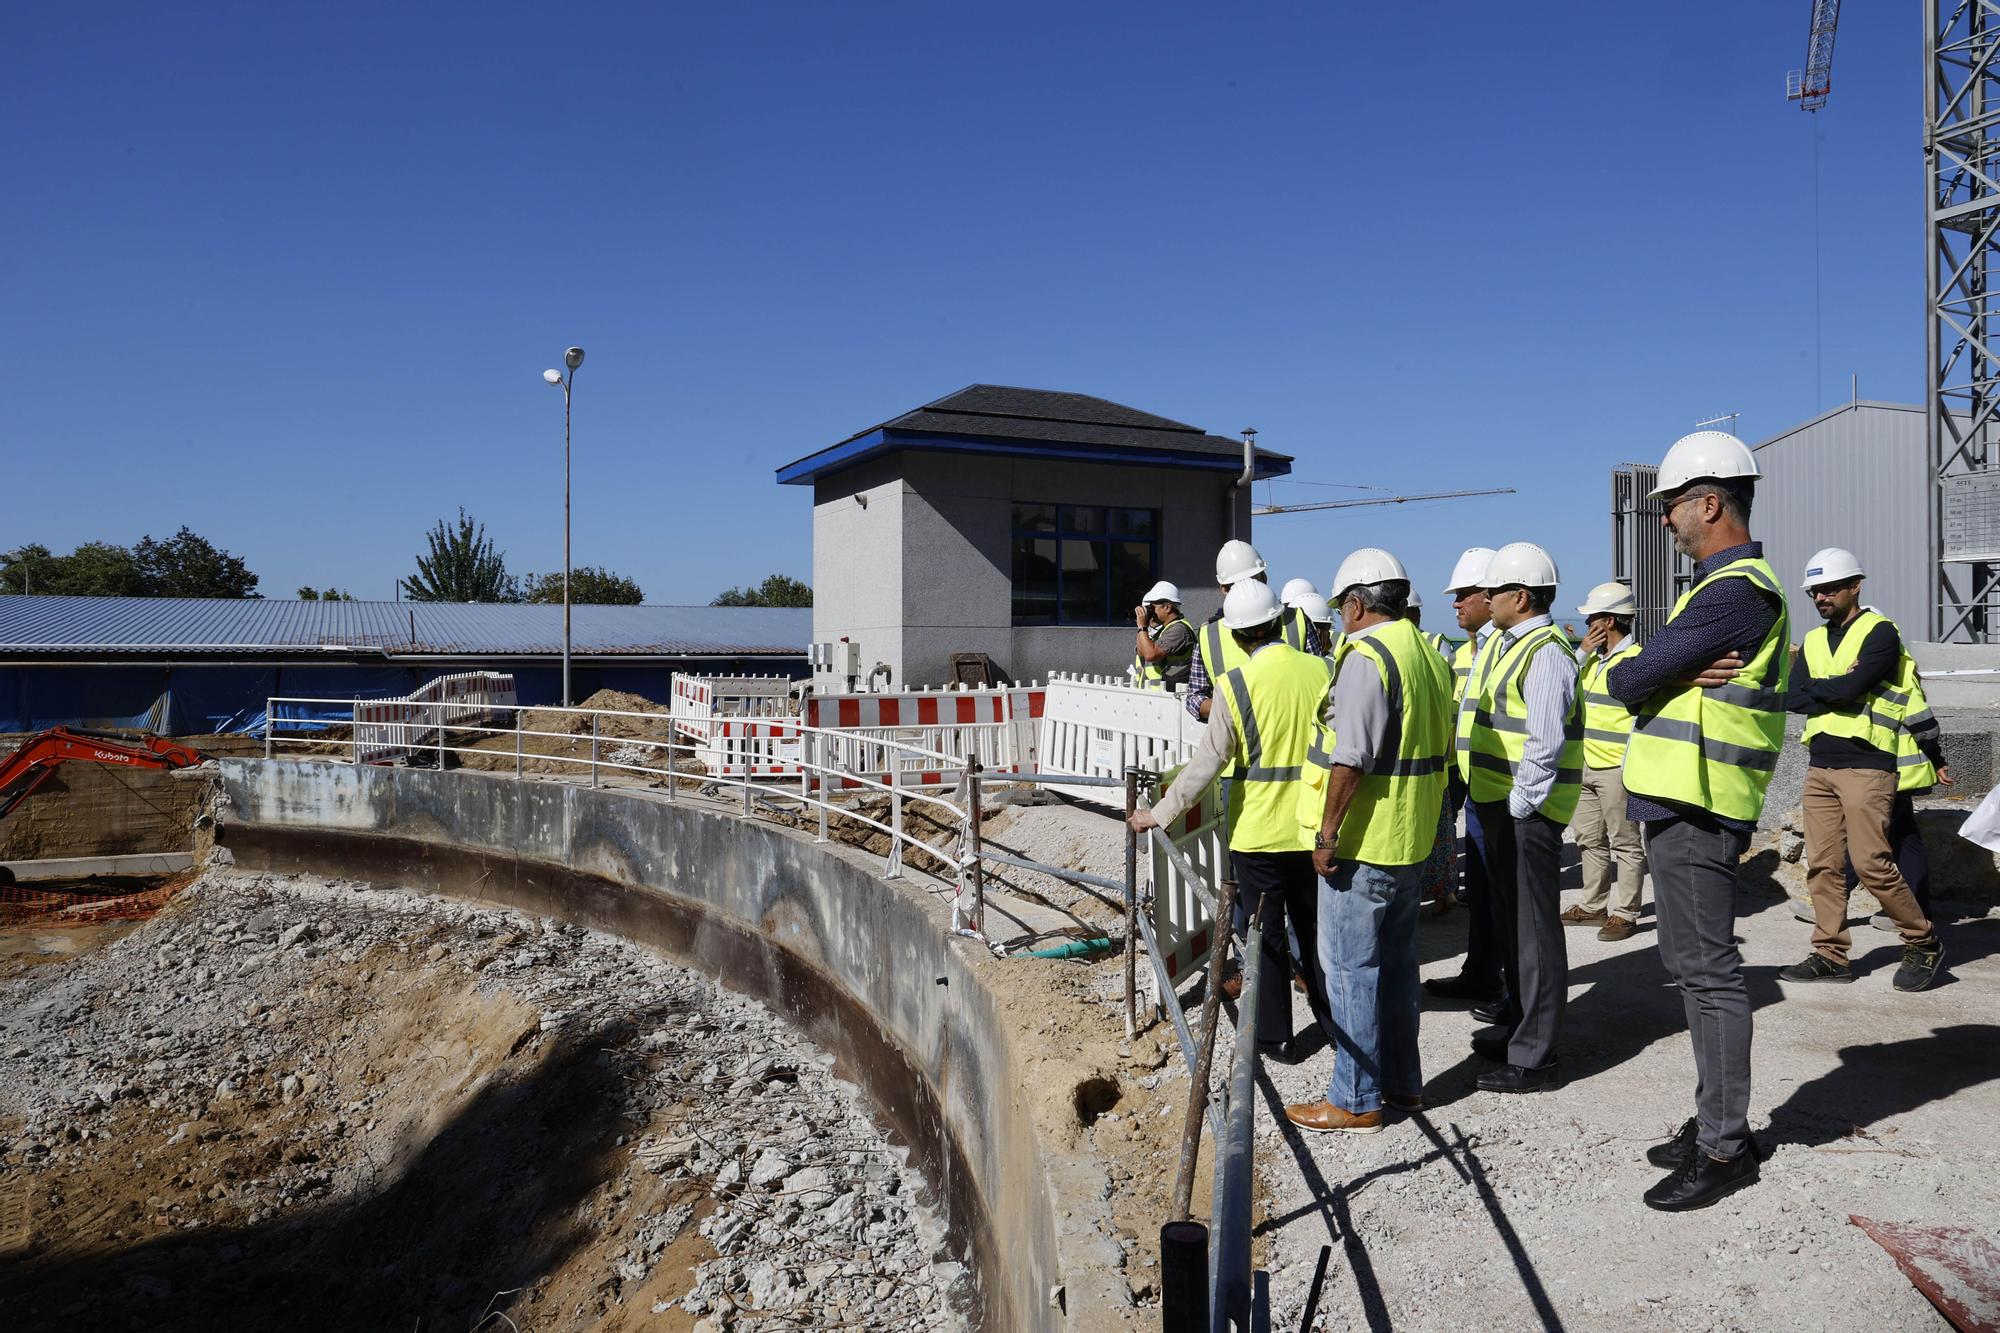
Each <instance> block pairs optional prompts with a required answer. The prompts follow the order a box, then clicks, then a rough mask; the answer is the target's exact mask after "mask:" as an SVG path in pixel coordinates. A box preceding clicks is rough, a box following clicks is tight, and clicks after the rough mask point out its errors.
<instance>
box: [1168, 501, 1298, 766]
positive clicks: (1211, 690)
mask: <svg viewBox="0 0 2000 1333" xmlns="http://www.w3.org/2000/svg"><path fill="white" fill-rule="evenodd" d="M1252 579H1254V580H1256V581H1257V582H1258V583H1268V582H1269V578H1268V575H1267V574H1266V571H1265V568H1264V557H1263V556H1261V555H1258V554H1257V548H1256V547H1254V546H1252V545H1251V544H1250V543H1249V542H1245V541H1236V540H1234V539H1232V540H1230V541H1226V542H1224V543H1223V544H1222V549H1221V550H1219V551H1217V552H1216V553H1215V582H1216V586H1217V587H1219V588H1220V589H1221V590H1222V597H1223V600H1224V601H1227V600H1228V599H1229V590H1230V589H1232V588H1234V587H1235V586H1236V585H1237V584H1239V583H1243V582H1245V581H1247V580H1252ZM1272 600H1273V601H1276V600H1277V598H1276V597H1275V596H1274V597H1273V598H1272ZM1278 615H1279V634H1280V637H1281V638H1282V639H1283V641H1284V642H1285V644H1286V645H1287V646H1288V647H1292V648H1296V649H1297V650H1298V651H1300V652H1303V653H1311V654H1312V655H1313V656H1315V657H1317V656H1319V654H1320V640H1319V634H1318V632H1317V631H1316V630H1314V629H1313V627H1312V626H1311V625H1310V624H1308V623H1307V621H1306V618H1305V613H1304V612H1302V611H1299V610H1298V609H1296V608H1294V607H1289V606H1284V605H1280V606H1279V608H1278ZM1246 656H1247V655H1246V654H1245V653H1244V652H1243V651H1242V650H1241V649H1240V648H1238V647H1237V646H1236V642H1235V640H1234V639H1233V638H1231V636H1230V635H1229V634H1228V633H1226V632H1225V627H1224V625H1223V623H1222V612H1221V611H1220V610H1218V611H1217V612H1216V613H1215V614H1214V615H1212V616H1210V617H1209V618H1208V621H1207V623H1206V624H1204V625H1203V626H1202V627H1201V632H1200V633H1199V634H1198V635H1196V636H1195V654H1194V661H1193V663H1192V664H1190V666H1189V669H1188V692H1187V710H1188V712H1189V713H1190V714H1191V715H1193V716H1194V717H1195V718H1197V719H1198V720H1200V721H1203V722H1206V721H1208V713H1209V708H1210V706H1211V704H1212V702H1213V701H1214V699H1215V685H1216V682H1217V681H1219V680H1221V679H1222V676H1223V673H1224V672H1226V671H1228V670H1230V669H1231V668H1232V667H1238V666H1241V665H1243V662H1244V661H1245V658H1246ZM1223 776H1224V778H1228V777H1230V776H1232V774H1231V772H1230V770H1228V769H1225V770H1223Z"/></svg>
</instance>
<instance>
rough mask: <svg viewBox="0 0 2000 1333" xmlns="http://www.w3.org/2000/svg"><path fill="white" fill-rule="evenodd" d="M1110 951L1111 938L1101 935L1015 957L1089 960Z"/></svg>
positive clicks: (1029, 951) (1018, 954) (1066, 942)
mask: <svg viewBox="0 0 2000 1333" xmlns="http://www.w3.org/2000/svg"><path fill="white" fill-rule="evenodd" d="M1110 950H1111V937H1110V936H1108V935H1099V936H1097V937H1095V938H1094V939H1087V940H1064V941H1063V942H1062V943H1061V944H1058V945H1056V946H1054V947H1053V948H1048V949H1030V950H1028V951H1027V952H1026V953H1017V954H1015V955H1014V957H1016V958H1087V957H1089V956H1090V955H1091V954H1098V953H1108V952H1110Z"/></svg>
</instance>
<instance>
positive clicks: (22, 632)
mask: <svg viewBox="0 0 2000 1333" xmlns="http://www.w3.org/2000/svg"><path fill="white" fill-rule="evenodd" d="M570 615H571V622H572V623H571V643H572V647H573V651H574V652H576V653H578V654H583V653H590V654H598V655H621V656H654V657H667V656H678V655H688V656H715V655H747V654H757V653H772V654H791V653H803V652H805V650H806V645H807V643H808V642H809V641H810V640H811V637H812V612H811V610H809V609H795V608H790V607H733V606H730V607H724V606H577V607H572V608H571V611H570ZM299 651H308V652H327V653H339V652H343V651H344V652H347V653H350V654H351V653H363V654H373V653H383V654H387V655H390V656H405V655H432V654H441V653H442V654H451V653H463V654H467V655H478V654H489V655H507V656H519V655H539V654H549V655H560V654H561V652H562V607H560V606H542V605H535V606H517V605H500V604H493V603H461V602H298V601H280V600H276V599H257V600H237V599H234V598H206V597H0V653H6V652H13V653H24V654H25V653H34V654H47V653H89V652H99V653H169V652H171V653H182V654H219V653H259V654H261V653H275V652H299Z"/></svg>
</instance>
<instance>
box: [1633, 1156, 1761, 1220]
mask: <svg viewBox="0 0 2000 1333" xmlns="http://www.w3.org/2000/svg"><path fill="white" fill-rule="evenodd" d="M1761 1157H1762V1154H1761V1153H1760V1152H1759V1151H1758V1150H1757V1146H1756V1144H1755V1143H1754V1142H1753V1143H1752V1144H1751V1146H1750V1147H1748V1148H1746V1149H1744V1150H1743V1151H1742V1152H1740V1153H1738V1154H1736V1156H1734V1157H1732V1158H1730V1159H1729V1160H1728V1161H1726V1162H1718V1161H1716V1160H1715V1159H1714V1158H1713V1157H1710V1156H1709V1155H1708V1154H1707V1153H1705V1152H1703V1151H1701V1150H1700V1149H1699V1148H1696V1149H1693V1150H1692V1151H1690V1152H1689V1153H1688V1155H1687V1160H1686V1161H1684V1162H1682V1163H1681V1164H1680V1165H1679V1166H1677V1167H1675V1168H1674V1170H1673V1171H1672V1172H1670V1173H1669V1174H1668V1175H1667V1177H1666V1179H1664V1180H1662V1181H1661V1182H1660V1183H1659V1184H1657V1185H1655V1186H1653V1188H1651V1189H1649V1190H1647V1191H1646V1195H1645V1198H1646V1206H1647V1207H1648V1208H1657V1209H1659V1210H1660V1211H1661V1212H1663V1213H1684V1212H1686V1211H1688V1210H1689V1209H1691V1208H1706V1207H1708V1205H1710V1204H1712V1203H1714V1202H1715V1201H1716V1200H1717V1199H1720V1198H1722V1197H1723V1196H1724V1195H1726V1194H1734V1193H1735V1192H1736V1191H1737V1190H1740V1189H1742V1188H1743V1187H1744V1186H1746V1185H1754V1184H1756V1183H1757V1163H1758V1161H1759V1159H1760V1158H1761Z"/></svg>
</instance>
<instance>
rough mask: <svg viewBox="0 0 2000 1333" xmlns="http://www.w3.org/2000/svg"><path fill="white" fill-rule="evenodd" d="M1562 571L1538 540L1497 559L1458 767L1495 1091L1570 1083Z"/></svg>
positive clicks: (1577, 719)
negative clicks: (1503, 987)
mask: <svg viewBox="0 0 2000 1333" xmlns="http://www.w3.org/2000/svg"><path fill="white" fill-rule="evenodd" d="M1557 581H1558V576H1557V572H1556V562H1555V561H1554V560H1552V559H1550V558H1549V553H1548V552H1547V551H1544V550H1543V549H1542V548H1541V547H1539V546H1537V545H1535V544H1534V543H1533V542H1510V543H1509V544H1508V545H1506V546H1503V547H1501V548H1500V549H1499V550H1498V551H1495V552H1494V553H1493V559H1492V560H1491V561H1489V562H1488V563H1487V566H1486V577H1485V578H1483V579H1481V580H1480V584H1481V586H1482V587H1484V588H1485V589H1486V596H1487V600H1488V602H1489V604H1490V605H1491V607H1492V611H1493V624H1494V627H1495V628H1496V630H1497V631H1498V634H1497V635H1496V637H1495V638H1494V639H1493V640H1492V641H1491V642H1490V643H1488V644H1487V645H1486V647H1485V648H1484V649H1483V650H1482V651H1481V652H1480V654H1479V661H1478V662H1477V664H1475V666H1474V667H1473V671H1472V679H1471V681H1470V683H1469V684H1468V685H1467V686H1466V690H1465V698H1464V700H1463V701H1462V702H1461V704H1460V705H1459V711H1458V734H1457V738H1456V742H1457V760H1458V765H1459V774H1460V776H1461V777H1462V778H1463V779H1464V781H1465V784H1466V791H1467V795H1468V798H1469V799H1470V800H1471V802H1472V805H1473V808H1474V809H1475V810H1477V811H1478V812H1479V826H1480V827H1481V828H1482V829H1484V830H1485V831H1486V853H1487V854H1486V875H1487V883H1488V885H1489V886H1490V888H1491V890H1492V897H1493V927H1494V933H1495V937H1496V938H1497V939H1498V941H1499V945H1500V970H1501V975H1502V976H1503V977H1504V978H1505V980H1506V983H1507V996H1506V998H1505V999H1504V1000H1502V1001H1500V1002H1499V1003H1497V1004H1494V1005H1492V1006H1489V1007H1487V1008H1485V1009H1475V1010H1474V1011H1473V1015H1474V1016H1475V1017H1478V1018H1484V1019H1486V1020H1488V1021H1490V1022H1492V1023H1494V1024H1495V1025H1496V1028H1495V1030H1493V1031H1491V1032H1487V1033H1482V1034H1480V1035H1479V1036H1475V1037H1474V1038H1473V1039H1472V1049H1473V1053H1474V1054H1476V1055H1479V1056H1482V1057H1484V1058H1486V1059H1488V1060H1492V1061H1494V1062H1495V1063H1496V1064H1498V1065H1499V1068H1498V1069H1494V1070H1490V1071H1488V1072H1487V1073H1484V1074H1481V1075H1480V1076H1479V1079H1478V1084H1479V1087H1480V1088H1482V1089H1484V1090H1485V1091H1488V1092H1542V1091H1545V1090H1547V1089H1550V1088H1553V1087H1555V1086H1556V1085H1557V1084H1558V1083H1559V1082H1561V1071H1560V1067H1559V1065H1558V1063H1557V1059H1556V1054H1557V1046H1558V1043H1559V1042H1560V1040H1561V1038H1562V1020H1563V1010H1564V1009H1565V1007H1566V1006H1567V1001H1568V995H1569V945H1568V942H1567V941H1566V940H1564V939H1563V923H1562V832H1563V827H1564V826H1565V825H1566V824H1568V823H1569V821H1570V816H1571V815H1573V814H1575V813H1576V801H1577V795H1578V793H1579V791H1580V789H1581V785H1582V781H1583V771H1582V770H1583V714H1582V712H1581V710H1580V709H1579V707H1578V698H1577V672H1576V648H1575V646H1574V645H1572V644H1571V643H1570V641H1569V639H1568V638H1567V637H1565V636H1564V634H1563V632H1562V631H1561V630H1560V629H1558V628H1557V627H1556V624H1555V621H1554V620H1553V618H1551V616H1550V615H1549V607H1550V606H1551V605H1552V604H1553V603H1554V601H1555V595H1556V584H1557Z"/></svg>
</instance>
